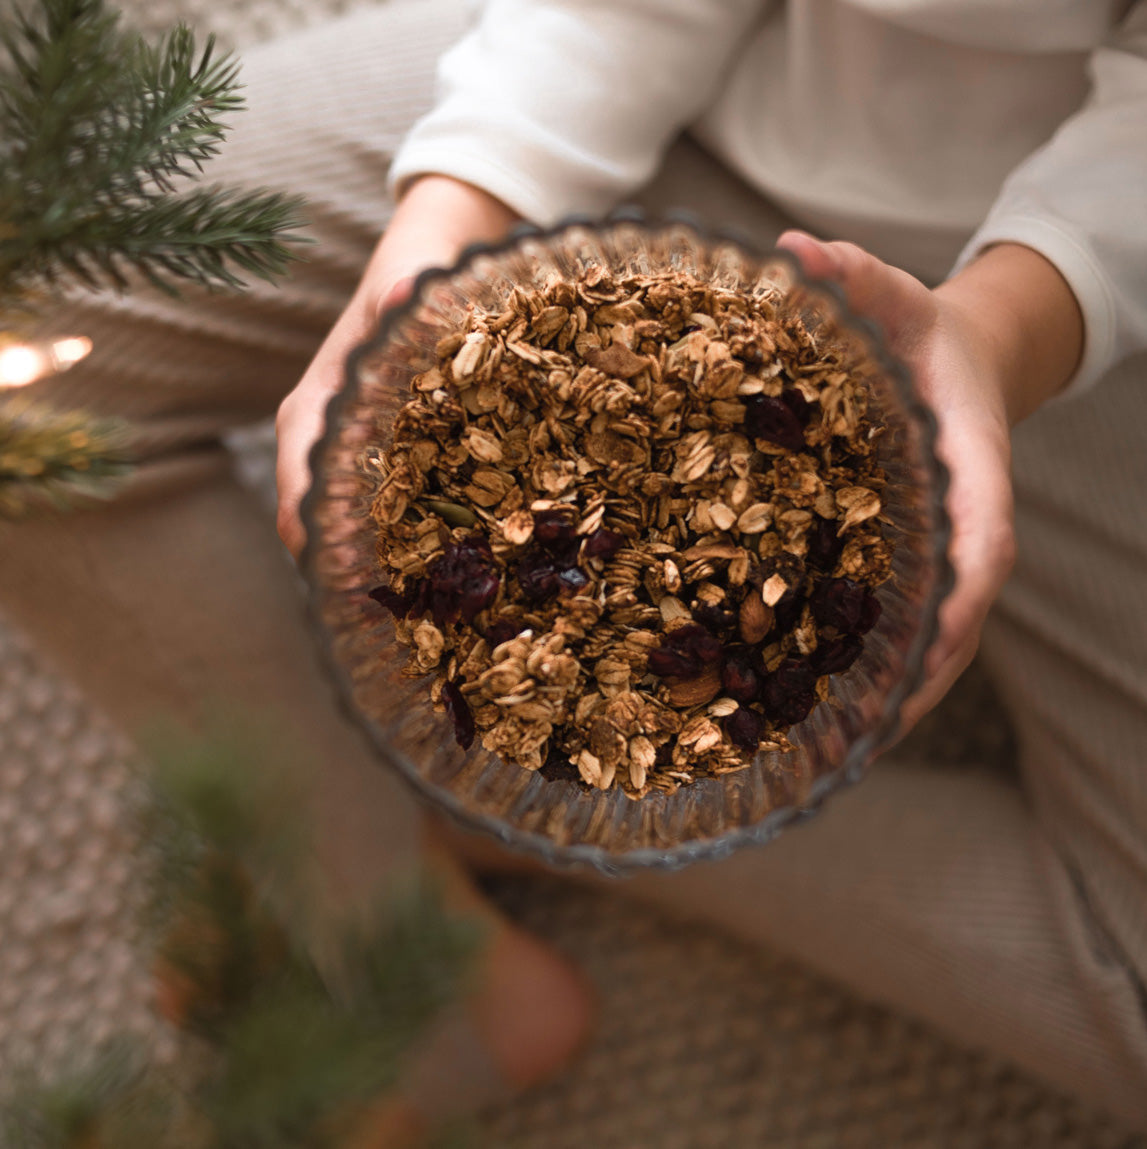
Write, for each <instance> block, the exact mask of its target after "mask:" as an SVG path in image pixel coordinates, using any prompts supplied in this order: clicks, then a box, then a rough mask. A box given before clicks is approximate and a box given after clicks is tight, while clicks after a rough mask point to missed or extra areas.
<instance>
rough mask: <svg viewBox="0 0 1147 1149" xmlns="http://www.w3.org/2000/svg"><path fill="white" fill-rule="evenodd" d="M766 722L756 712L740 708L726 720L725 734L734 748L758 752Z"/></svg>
mask: <svg viewBox="0 0 1147 1149" xmlns="http://www.w3.org/2000/svg"><path fill="white" fill-rule="evenodd" d="M764 729H765V720H764V719H763V718H762V717H761V716H760V715H759V714H758V713H757V712H756V711H755V710H749V709H748V708H747V707H744V706H739V707H737V709H736V710H734V711H733V713H732V714H730V715H729V717H728V718H726V719H725V733H726V734H728V736H729V741H730V742H732V744H733V745H734V746H739V747H740V748H741V749H742V750H756V748H757V747H758V745H760V741H761V734H762V733H763V732H764Z"/></svg>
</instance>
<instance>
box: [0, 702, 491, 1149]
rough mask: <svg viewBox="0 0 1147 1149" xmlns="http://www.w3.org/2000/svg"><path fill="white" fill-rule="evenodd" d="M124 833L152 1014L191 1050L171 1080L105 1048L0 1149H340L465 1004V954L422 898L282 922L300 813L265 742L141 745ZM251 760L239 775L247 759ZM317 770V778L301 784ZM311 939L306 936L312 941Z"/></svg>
mask: <svg viewBox="0 0 1147 1149" xmlns="http://www.w3.org/2000/svg"><path fill="white" fill-rule="evenodd" d="M151 743H152V745H151V755H150V756H151V759H152V762H153V764H154V765H153V767H152V772H151V774H150V776H149V778H148V780H147V785H146V787H145V790H146V795H145V798H144V800H143V801H142V802H141V808H142V810H143V811H145V816H144V817H143V818H142V820H141V823H140V826H141V829H142V830H143V831H144V840H145V842H146V843H147V846H148V848H147V850H146V851H145V852H144V857H145V858H146V859H147V861H148V862H149V864H150V865H151V866H152V867H153V873H154V880H155V883H156V886H157V889H156V891H155V894H156V896H155V898H154V899H153V903H152V907H151V913H150V914H149V919H148V922H147V926H148V932H149V934H150V935H151V936H152V937H154V939H155V965H154V974H155V979H156V983H157V999H158V1007H159V1009H160V1011H161V1013H162V1014H163V1016H165V1017H166V1018H167V1020H168V1021H170V1022H172V1023H173V1024H175V1025H178V1026H179V1027H180V1028H181V1029H182V1030H183V1031H185V1032H186V1033H188V1034H189V1035H192V1036H193V1041H192V1043H191V1046H190V1048H191V1049H192V1050H193V1051H194V1053H193V1056H192V1057H190V1058H188V1064H187V1065H186V1066H185V1067H184V1071H183V1072H182V1073H179V1072H173V1071H168V1070H161V1069H160V1068H159V1067H157V1066H155V1065H152V1064H149V1063H148V1060H147V1058H146V1056H144V1054H143V1052H142V1051H141V1049H140V1047H139V1045H138V1044H133V1043H132V1042H131V1041H129V1040H128V1039H126V1038H120V1039H118V1040H116V1041H115V1042H113V1043H112V1044H111V1045H110V1046H109V1047H108V1048H105V1049H103V1050H98V1051H92V1053H91V1055H90V1056H89V1057H88V1059H87V1060H86V1061H85V1060H79V1061H77V1062H76V1063H75V1064H74V1065H73V1066H72V1067H71V1068H69V1069H67V1070H65V1071H64V1072H62V1073H60V1074H58V1075H57V1076H56V1077H55V1078H54V1079H52V1080H49V1081H46V1082H44V1081H37V1080H35V1079H34V1078H32V1079H27V1078H26V1079H25V1080H23V1081H22V1082H19V1083H18V1084H17V1086H16V1088H15V1089H5V1092H6V1094H7V1096H6V1097H5V1098H4V1099H3V1102H2V1103H0V1145H3V1146H4V1149H356V1147H358V1146H360V1145H363V1144H376V1143H377V1141H376V1138H374V1137H373V1136H372V1135H371V1113H372V1110H373V1109H374V1107H375V1106H376V1105H378V1104H379V1103H380V1102H381V1101H382V1100H383V1099H384V1098H385V1097H386V1095H387V1094H388V1092H389V1091H390V1090H391V1089H392V1088H393V1087H394V1085H395V1084H396V1082H397V1081H398V1079H399V1077H400V1074H401V1071H402V1068H403V1066H404V1064H405V1059H406V1057H407V1055H408V1054H409V1052H410V1051H411V1049H412V1047H413V1046H414V1044H415V1043H416V1041H417V1040H418V1038H419V1037H420V1036H422V1035H423V1034H424V1033H425V1032H426V1029H427V1026H428V1025H429V1024H430V1023H431V1022H432V1021H433V1019H434V1018H435V1016H436V1015H437V1014H438V1013H439V1011H440V1010H441V1009H442V1008H443V1007H444V1006H445V1005H447V1004H448V1003H449V1002H451V1001H453V1000H455V999H456V998H457V997H458V995H459V993H460V992H462V990H463V988H464V985H465V982H466V979H467V977H468V976H469V974H470V972H471V970H472V967H473V958H474V955H475V950H476V948H477V945H478V943H479V941H480V936H479V933H478V930H477V928H476V927H475V926H473V925H472V924H470V923H468V922H465V921H462V920H459V919H458V918H456V917H451V916H448V915H447V914H446V913H445V912H444V911H443V909H442V905H441V902H440V899H439V895H438V891H437V889H436V888H435V886H434V885H433V883H430V882H423V883H421V884H415V885H414V886H413V888H411V889H410V890H409V891H408V893H407V894H406V895H405V896H404V897H401V898H389V899H387V900H385V901H380V902H379V903H378V905H377V906H376V907H375V908H374V912H372V913H370V914H360V915H356V916H355V918H354V919H353V921H342V922H338V921H331V920H330V917H329V916H327V917H326V924H325V926H324V929H325V930H327V931H329V932H328V933H327V934H326V935H325V936H324V937H323V943H322V945H321V951H322V954H323V960H322V962H321V963H320V962H319V961H318V960H316V958H315V957H314V956H313V955H314V953H315V952H316V949H317V947H316V935H314V934H313V933H312V932H311V928H312V926H313V923H314V922H315V921H316V920H317V917H319V916H322V915H315V914H313V913H309V912H307V911H305V910H304V911H301V912H300V911H299V909H298V907H297V905H296V903H298V902H300V901H307V900H309V899H314V898H316V897H318V898H321V897H322V895H323V893H324V891H323V890H322V889H321V888H318V887H317V885H316V884H315V883H313V882H310V881H308V880H306V879H305V878H304V876H303V875H304V872H305V871H306V870H307V868H308V866H307V863H308V861H309V847H308V845H307V837H308V836H307V834H306V832H305V823H306V816H305V813H304V811H305V809H306V795H305V792H304V790H303V789H302V788H301V786H300V785H299V784H298V783H297V782H293V781H291V779H292V778H298V776H299V774H298V769H299V768H298V765H297V763H296V764H292V763H293V754H292V752H291V751H290V750H288V749H287V748H285V747H284V744H283V742H282V740H281V739H279V738H277V737H275V735H274V734H273V733H271V730H270V727H269V726H268V725H263V726H259V725H256V724H254V723H252V722H250V720H247V721H239V720H236V719H234V718H220V717H216V718H215V719H214V720H213V721H211V722H209V723H208V727H207V731H206V733H204V734H202V735H199V736H191V735H188V734H187V733H186V732H178V733H177V730H176V728H175V727H167V728H165V729H163V730H162V731H157V732H156V734H155V736H154V737H153V738H152V739H151ZM252 755H254V756H253V757H252ZM316 770H317V768H316ZM307 923H310V925H308V924H307Z"/></svg>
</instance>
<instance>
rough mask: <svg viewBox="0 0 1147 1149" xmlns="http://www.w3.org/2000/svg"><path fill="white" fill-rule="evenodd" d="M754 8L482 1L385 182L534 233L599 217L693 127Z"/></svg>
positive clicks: (631, 1)
mask: <svg viewBox="0 0 1147 1149" xmlns="http://www.w3.org/2000/svg"><path fill="white" fill-rule="evenodd" d="M763 6H764V5H763V0H489V2H488V3H487V4H486V5H485V6H484V9H483V12H482V15H481V18H480V20H479V22H478V24H477V26H476V27H475V28H474V29H473V31H471V32H470V33H469V34H468V35H467V36H466V37H464V38H463V39H462V40H461V41H460V42H459V43H458V44H457V45H456V46H455V47H454V48H453V49H452V50H451V51H450V52H448V53H447V54H446V55H445V56H444V57H443V59H442V61H441V63H440V65H439V72H438V83H439V98H438V101H437V103H436V105H435V107H434V109H433V110H432V111H431V112H430V113H429V114H428V115H427V116H425V117H424V118H423V119H422V120H420V121H419V122H418V123H417V124H416V125H415V127H414V129H413V131H412V132H411V133H410V135H409V136H408V137H407V139H406V141H405V143H404V144H403V146H402V148H401V149H400V151H399V153H398V155H397V157H396V158H395V161H394V164H393V166H392V169H391V177H390V178H391V184H392V187H393V188H394V190H395V191H401V188H402V186H403V185H404V184H405V183H407V182H408V181H409V180H410V179H411V178H412V177H414V176H417V175H421V174H424V173H429V172H434V173H437V174H440V175H449V176H454V177H455V178H457V179H460V180H465V181H466V182H468V183H472V184H475V185H477V186H478V187H481V188H483V189H484V190H486V191H488V192H490V193H491V194H492V195H495V196H497V197H498V198H499V199H501V200H502V201H503V202H505V203H507V204H509V205H510V207H512V208H514V209H515V210H516V211H518V212H519V213H521V215H523V216H524V217H525V218H526V219H529V220H531V221H533V222H534V223H539V224H547V223H552V222H554V221H555V220H557V219H558V218H560V217H561V216H563V215H566V214H569V213H570V212H588V213H600V212H602V211H604V210H606V209H608V208H609V207H611V206H613V205H614V204H615V203H617V202H618V201H619V200H620V199H622V198H624V197H625V196H626V195H628V194H629V193H631V192H632V191H634V190H635V189H636V188H638V187H640V186H641V185H642V184H643V183H644V182H645V181H647V180H648V179H649V178H650V177H651V176H652V175H653V172H654V171H655V169H656V166H657V163H658V160H659V158H660V156H661V154H662V152H663V151H664V149H665V147H666V146H667V144H668V143H669V141H670V140H671V138H672V137H673V135H674V134H675V133H676V132H677V131H679V130H680V129H681V128H682V127H683V126H684V125H686V124H687V123H689V122H690V121H691V120H693V119H695V118H696V116H697V115H698V114H699V112H700V111H701V110H702V109H703V108H704V107H705V106H706V104H707V103H708V102H709V101H710V100H711V99H712V97H713V96H714V94H715V93H716V91H717V89H718V87H719V86H720V84H721V83H722V81H723V79H724V77H725V73H726V69H727V68H728V66H729V64H730V61H731V59H732V57H733V56H734V54H735V53H736V50H737V48H738V46H739V45H740V44H741V43H742V42H743V40H744V39H745V33H746V31H747V30H748V28H749V26H750V25H751V24H752V22H753V20H754V18H755V17H756V16H757V15H758V13H759V12H760V11H761V9H762V8H763Z"/></svg>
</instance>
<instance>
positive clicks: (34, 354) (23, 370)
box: [0, 343, 51, 387]
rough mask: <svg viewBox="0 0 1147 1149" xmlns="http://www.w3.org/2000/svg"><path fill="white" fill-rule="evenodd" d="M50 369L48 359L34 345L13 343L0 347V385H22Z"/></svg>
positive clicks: (34, 379)
mask: <svg viewBox="0 0 1147 1149" xmlns="http://www.w3.org/2000/svg"><path fill="white" fill-rule="evenodd" d="M50 370H51V361H50V359H49V358H48V356H47V355H45V354H44V353H43V352H42V351H40V350H39V349H38V348H36V347H29V346H27V345H25V344H23V343H13V344H11V345H10V346H8V347H2V348H0V387H24V386H26V385H27V384H29V383H34V382H35V381H36V380H37V379H39V378H40V376H41V375H44V374H45V373H46V372H48V371H50Z"/></svg>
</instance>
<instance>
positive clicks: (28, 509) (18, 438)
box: [0, 392, 130, 520]
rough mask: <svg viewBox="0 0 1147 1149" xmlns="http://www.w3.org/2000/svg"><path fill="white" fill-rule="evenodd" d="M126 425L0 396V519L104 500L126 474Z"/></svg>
mask: <svg viewBox="0 0 1147 1149" xmlns="http://www.w3.org/2000/svg"><path fill="white" fill-rule="evenodd" d="M128 442H129V432H128V428H127V424H125V423H123V422H122V421H120V420H117V419H107V418H101V417H95V416H91V415H88V414H86V413H85V412H83V411H64V412H59V411H55V410H53V409H51V408H49V407H46V406H44V405H43V404H39V403H33V402H30V401H29V400H28V399H27V398H26V397H25V396H23V395H21V394H20V393H19V392H15V393H13V394H9V395H6V394H4V393H3V392H0V520H3V519H17V518H23V517H25V516H27V515H30V514H32V513H34V512H38V511H42V510H45V509H52V510H66V509H68V508H70V507H72V506H74V505H75V504H76V503H78V502H83V501H85V500H88V499H98V498H108V497H109V496H110V495H112V494H114V493H115V491H116V489H117V488H118V482H117V481H118V480H121V479H122V478H123V477H124V476H126V475H127V473H128V472H129V469H130V463H129V459H128Z"/></svg>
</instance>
